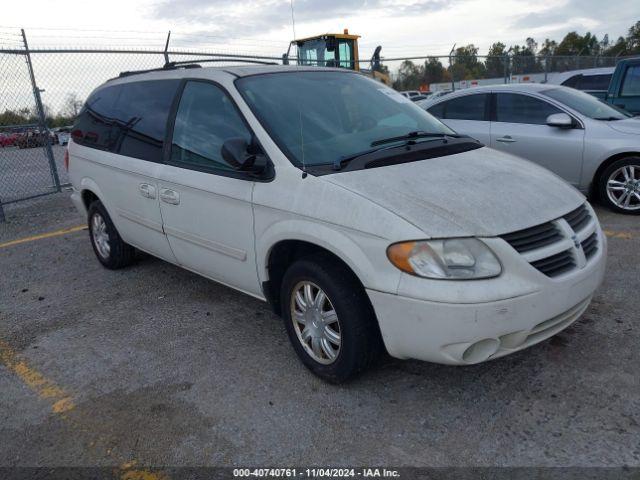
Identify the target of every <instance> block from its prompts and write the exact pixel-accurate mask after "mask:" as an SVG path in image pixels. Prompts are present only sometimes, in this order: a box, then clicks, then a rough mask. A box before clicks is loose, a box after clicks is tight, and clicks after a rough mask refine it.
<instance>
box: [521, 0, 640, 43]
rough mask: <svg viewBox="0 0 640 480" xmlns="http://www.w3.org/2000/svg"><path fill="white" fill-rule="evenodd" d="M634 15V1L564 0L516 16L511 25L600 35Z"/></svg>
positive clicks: (638, 5)
mask: <svg viewBox="0 0 640 480" xmlns="http://www.w3.org/2000/svg"><path fill="white" fill-rule="evenodd" d="M638 17H640V2H638V0H617V1H616V2H615V7H613V8H612V5H611V3H609V2H605V1H602V0H566V1H558V2H557V3H556V4H554V5H549V7H548V8H547V9H545V10H542V11H538V12H533V13H526V14H524V15H519V16H517V17H516V19H515V21H514V22H513V23H512V25H511V28H513V29H515V30H517V29H528V30H529V31H532V32H534V33H538V34H546V35H554V34H560V35H564V34H566V33H567V32H568V31H570V30H577V31H580V32H585V31H587V30H591V31H593V30H596V31H600V33H601V34H603V33H606V31H607V30H609V29H612V30H613V31H619V30H620V29H624V28H625V26H626V28H628V27H629V26H630V25H631V24H632V23H633V21H634V20H633V19H635V18H638Z"/></svg>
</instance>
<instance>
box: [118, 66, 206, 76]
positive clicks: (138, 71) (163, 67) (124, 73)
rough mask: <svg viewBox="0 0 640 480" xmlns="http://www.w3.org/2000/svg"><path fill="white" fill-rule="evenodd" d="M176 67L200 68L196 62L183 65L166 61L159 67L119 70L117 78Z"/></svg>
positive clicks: (174, 68) (175, 68)
mask: <svg viewBox="0 0 640 480" xmlns="http://www.w3.org/2000/svg"><path fill="white" fill-rule="evenodd" d="M178 68H202V67H201V66H200V65H197V64H192V62H189V63H188V64H185V65H173V64H172V63H166V64H165V65H164V66H162V67H160V68H149V69H147V70H130V71H126V72H120V75H118V78H122V77H130V76H131V75H141V74H143V73H149V72H162V71H164V70H177V69H178Z"/></svg>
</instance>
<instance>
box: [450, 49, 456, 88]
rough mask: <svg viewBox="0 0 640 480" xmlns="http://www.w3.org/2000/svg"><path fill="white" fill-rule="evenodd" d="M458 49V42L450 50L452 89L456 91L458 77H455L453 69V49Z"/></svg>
mask: <svg viewBox="0 0 640 480" xmlns="http://www.w3.org/2000/svg"><path fill="white" fill-rule="evenodd" d="M455 49H456V44H455V43H454V44H453V47H451V51H450V52H449V71H450V72H451V91H452V92H455V90H456V79H455V78H453V74H454V70H453V51H454V50H455Z"/></svg>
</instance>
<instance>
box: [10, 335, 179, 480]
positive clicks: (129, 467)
mask: <svg viewBox="0 0 640 480" xmlns="http://www.w3.org/2000/svg"><path fill="white" fill-rule="evenodd" d="M0 365H4V366H5V367H6V368H7V370H9V371H10V372H12V373H13V374H15V375H16V376H17V377H18V378H19V379H20V380H22V382H23V383H24V384H25V385H26V386H27V387H29V388H30V389H31V390H33V391H34V392H35V393H36V395H38V397H40V398H41V399H43V400H45V401H46V402H48V403H49V404H50V405H51V410H52V411H53V413H55V414H58V415H60V416H61V418H62V419H64V420H66V421H68V422H70V423H71V425H72V426H74V427H75V428H78V429H81V430H83V431H84V428H82V425H81V424H80V423H79V421H78V419H76V420H73V419H72V418H70V417H69V415H67V413H68V412H69V413H70V414H71V415H72V414H73V412H72V410H74V409H75V407H76V405H75V403H74V400H73V397H71V395H69V394H68V393H67V392H66V391H65V390H64V389H63V388H61V387H59V386H58V385H56V384H55V383H54V382H53V381H52V380H49V379H48V378H46V377H45V376H44V375H43V374H42V373H40V372H39V371H38V370H36V369H35V368H33V367H31V366H29V365H28V364H27V362H26V361H24V360H23V359H22V358H20V355H19V354H18V353H17V352H16V351H15V350H14V349H13V348H11V346H10V345H9V344H8V343H6V342H4V341H3V340H1V339H0ZM93 444H94V442H92V445H93ZM107 454H108V455H109V456H111V457H112V458H114V459H115V454H114V452H112V451H111V449H109V450H107ZM136 467H138V461H137V460H135V459H131V460H129V461H127V462H125V463H122V464H121V465H120V467H119V476H120V478H121V480H169V476H168V475H166V474H165V473H164V472H162V471H153V470H150V469H146V468H136Z"/></svg>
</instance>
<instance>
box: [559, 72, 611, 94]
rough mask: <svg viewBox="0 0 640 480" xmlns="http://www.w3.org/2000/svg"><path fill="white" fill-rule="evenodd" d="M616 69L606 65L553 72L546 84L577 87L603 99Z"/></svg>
mask: <svg viewBox="0 0 640 480" xmlns="http://www.w3.org/2000/svg"><path fill="white" fill-rule="evenodd" d="M614 71H615V68H614V67H604V68H586V69H584V70H571V71H568V72H561V73H551V74H549V75H548V78H547V81H546V84H547V85H563V86H565V87H571V88H575V89H576V90H581V91H583V92H586V93H588V94H590V95H593V96H594V97H596V98H600V99H602V98H604V97H605V96H606V94H607V90H608V89H609V83H610V82H611V76H612V75H613V72H614Z"/></svg>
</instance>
